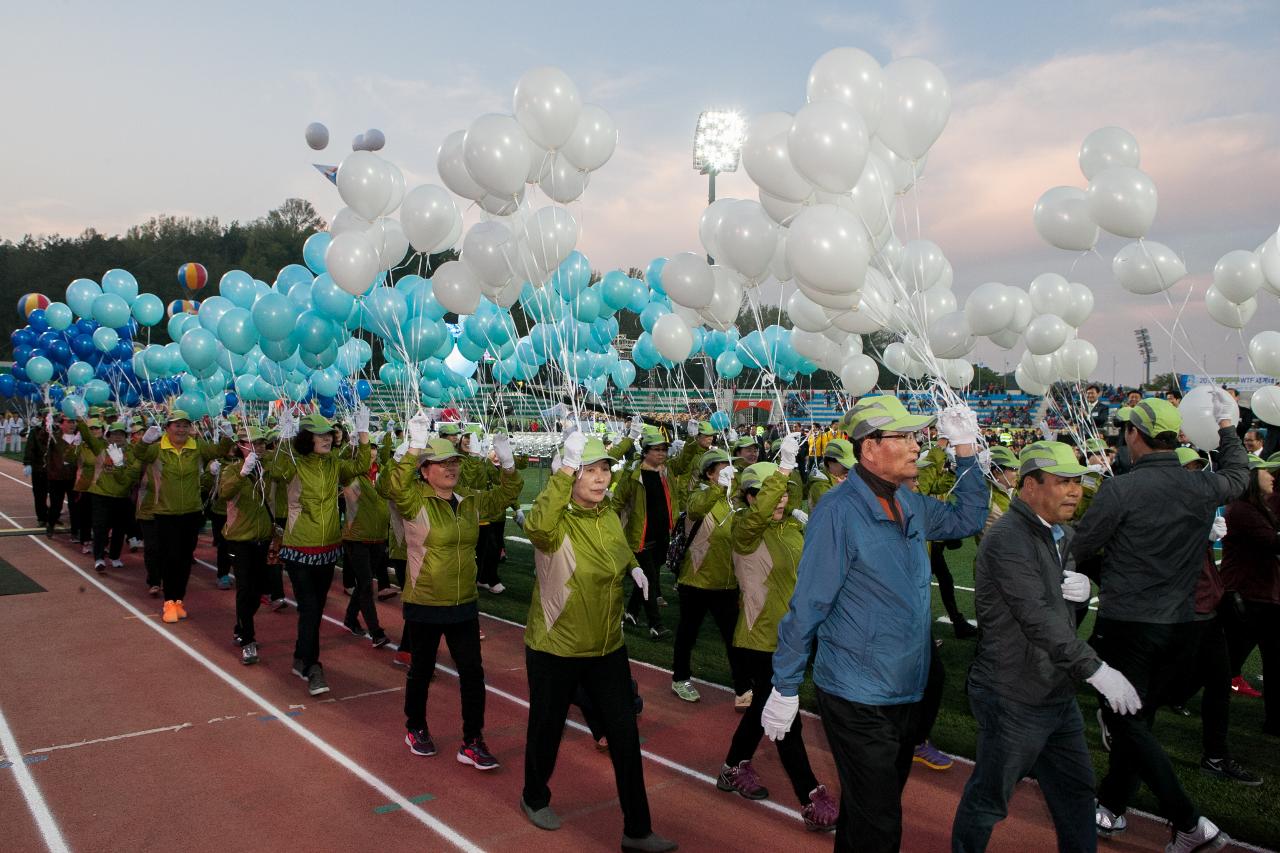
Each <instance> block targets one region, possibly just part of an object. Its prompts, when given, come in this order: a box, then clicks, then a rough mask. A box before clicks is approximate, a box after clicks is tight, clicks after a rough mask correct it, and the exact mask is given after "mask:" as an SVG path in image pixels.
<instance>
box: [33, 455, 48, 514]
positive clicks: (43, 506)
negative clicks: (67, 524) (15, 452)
mask: <svg viewBox="0 0 1280 853" xmlns="http://www.w3.org/2000/svg"><path fill="white" fill-rule="evenodd" d="M31 497H32V498H33V499H34V500H35V503H36V524H38V525H40V526H41V527H43V526H44V525H45V520H46V519H47V518H48V516H49V481H48V479H47V478H46V477H45V475H44V472H43V471H37V470H35V469H34V468H32V469H31Z"/></svg>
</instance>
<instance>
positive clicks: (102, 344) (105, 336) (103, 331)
mask: <svg viewBox="0 0 1280 853" xmlns="http://www.w3.org/2000/svg"><path fill="white" fill-rule="evenodd" d="M118 343H120V335H118V334H116V330H115V329H109V328H107V327H106V326H99V327H98V328H96V329H94V330H93V345H94V346H95V347H96V348H97V349H98V352H111V351H112V350H113V349H115V348H116V344H118Z"/></svg>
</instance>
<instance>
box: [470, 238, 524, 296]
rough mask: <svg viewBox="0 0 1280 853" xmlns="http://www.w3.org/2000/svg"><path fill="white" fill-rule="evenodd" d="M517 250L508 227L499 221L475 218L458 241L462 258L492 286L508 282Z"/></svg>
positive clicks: (511, 275)
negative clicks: (461, 239) (460, 241)
mask: <svg viewBox="0 0 1280 853" xmlns="http://www.w3.org/2000/svg"><path fill="white" fill-rule="evenodd" d="M518 254H519V250H518V249H517V247H516V245H515V239H514V238H513V237H512V236H511V231H510V230H509V229H508V228H507V226H505V225H503V224H502V223H501V222H477V223H476V224H475V225H472V226H471V228H470V230H468V231H467V236H466V238H465V239H464V240H463V241H462V262H463V263H464V264H466V265H467V267H468V268H469V269H470V270H471V272H472V273H473V274H474V275H475V277H476V279H478V280H479V282H480V283H481V284H482V285H485V286H486V287H488V288H490V289H492V290H501V289H502V288H504V287H506V286H507V285H508V284H510V282H511V279H512V278H513V277H514V276H515V264H516V262H517V259H518Z"/></svg>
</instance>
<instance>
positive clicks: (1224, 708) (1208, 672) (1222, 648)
mask: <svg viewBox="0 0 1280 853" xmlns="http://www.w3.org/2000/svg"><path fill="white" fill-rule="evenodd" d="M1195 626H1196V639H1195V650H1194V652H1193V653H1192V657H1191V658H1190V659H1188V660H1187V661H1186V666H1185V667H1184V671H1183V677H1182V678H1181V679H1180V680H1179V682H1178V683H1177V684H1176V685H1175V686H1174V688H1173V690H1174V692H1173V693H1172V694H1170V696H1169V704H1170V705H1185V704H1186V703H1187V700H1188V699H1190V698H1191V697H1192V696H1194V695H1196V693H1197V692H1198V691H1200V690H1203V691H1204V692H1203V693H1201V694H1200V739H1201V754H1202V755H1203V756H1204V757H1205V758H1227V757H1228V756H1229V753H1228V751H1227V728H1228V727H1229V726H1230V723H1231V660H1230V657H1229V656H1228V654H1227V638H1226V635H1225V634H1223V632H1222V623H1221V622H1220V621H1218V617H1217V616H1213V617H1211V618H1209V619H1200V620H1197V621H1196V623H1195Z"/></svg>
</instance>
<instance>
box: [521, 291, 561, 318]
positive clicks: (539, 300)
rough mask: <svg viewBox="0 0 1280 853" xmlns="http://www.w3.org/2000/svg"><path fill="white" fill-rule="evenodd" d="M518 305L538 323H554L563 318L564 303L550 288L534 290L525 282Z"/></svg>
mask: <svg viewBox="0 0 1280 853" xmlns="http://www.w3.org/2000/svg"><path fill="white" fill-rule="evenodd" d="M520 305H521V307H523V308H524V311H525V313H526V314H528V315H529V316H530V317H532V318H533V319H534V320H535V321H536V322H539V323H554V322H556V321H557V320H559V319H560V318H561V317H563V316H564V310H565V309H564V303H563V302H561V301H560V297H559V296H558V295H557V294H556V292H555V291H554V290H553V289H551V288H550V287H541V288H534V286H533V285H531V284H529V283H528V282H525V285H524V288H523V289H521V291H520Z"/></svg>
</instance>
